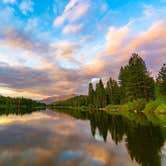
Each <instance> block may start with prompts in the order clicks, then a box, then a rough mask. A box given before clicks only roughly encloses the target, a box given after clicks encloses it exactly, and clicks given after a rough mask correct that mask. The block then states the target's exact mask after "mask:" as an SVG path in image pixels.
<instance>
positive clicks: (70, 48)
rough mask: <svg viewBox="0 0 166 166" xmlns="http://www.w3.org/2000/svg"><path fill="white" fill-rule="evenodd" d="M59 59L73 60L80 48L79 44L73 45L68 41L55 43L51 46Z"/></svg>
mask: <svg viewBox="0 0 166 166" xmlns="http://www.w3.org/2000/svg"><path fill="white" fill-rule="evenodd" d="M51 47H52V48H53V50H55V54H56V56H57V57H58V58H65V59H67V60H73V54H74V53H75V52H76V51H77V50H78V49H79V48H80V46H79V44H75V43H72V42H70V41H67V40H61V41H55V42H54V43H52V44H51Z"/></svg>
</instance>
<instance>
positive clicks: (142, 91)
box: [119, 53, 154, 103]
mask: <svg viewBox="0 0 166 166" xmlns="http://www.w3.org/2000/svg"><path fill="white" fill-rule="evenodd" d="M119 80H120V86H121V102H122V103H123V102H127V101H132V100H135V99H138V98H145V99H146V100H149V99H152V98H154V80H153V78H152V77H150V75H149V73H148V71H147V68H146V64H145V62H144V61H143V59H142V58H141V57H140V56H138V54H135V53H134V54H132V57H131V58H130V59H129V63H128V65H126V66H125V67H122V68H121V70H120V73H119Z"/></svg>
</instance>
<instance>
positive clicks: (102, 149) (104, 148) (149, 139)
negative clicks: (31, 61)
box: [0, 109, 166, 166]
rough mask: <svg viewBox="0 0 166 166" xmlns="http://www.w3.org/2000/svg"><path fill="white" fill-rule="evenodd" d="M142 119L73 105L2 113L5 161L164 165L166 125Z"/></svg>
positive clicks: (31, 165) (22, 165) (5, 165)
mask: <svg viewBox="0 0 166 166" xmlns="http://www.w3.org/2000/svg"><path fill="white" fill-rule="evenodd" d="M141 116H142V115H141ZM141 118H143V119H144V120H143V123H142V124H140V123H137V122H136V121H134V120H133V121H132V120H129V119H127V118H125V117H123V116H120V115H108V114H106V113H104V112H102V111H96V112H95V113H94V112H90V111H73V110H68V109H61V110H54V111H51V110H43V111H36V112H29V113H28V114H26V113H25V112H24V114H19V113H16V114H8V113H6V112H4V113H1V115H0V166H1V165H2V166H10V165H11V166H36V165H39V166H52V165H54V166H137V165H142V166H160V165H161V166H165V165H166V144H165V140H166V127H164V126H159V125H154V124H152V123H151V122H149V121H148V120H146V119H145V117H141ZM164 144H165V145H164Z"/></svg>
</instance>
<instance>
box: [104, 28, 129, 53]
mask: <svg viewBox="0 0 166 166" xmlns="http://www.w3.org/2000/svg"><path fill="white" fill-rule="evenodd" d="M129 32H130V30H129V27H128V25H126V26H123V27H120V28H115V27H110V28H109V31H108V33H107V36H106V40H107V46H106V50H107V51H108V52H109V54H110V55H114V54H116V52H117V50H119V49H121V48H120V47H121V46H122V45H123V44H124V42H125V40H126V39H127V38H128V36H129Z"/></svg>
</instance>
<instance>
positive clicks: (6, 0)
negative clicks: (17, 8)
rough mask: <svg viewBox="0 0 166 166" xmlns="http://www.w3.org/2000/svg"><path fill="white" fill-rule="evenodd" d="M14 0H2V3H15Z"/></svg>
mask: <svg viewBox="0 0 166 166" xmlns="http://www.w3.org/2000/svg"><path fill="white" fill-rule="evenodd" d="M15 1H16V0H3V2H4V3H15Z"/></svg>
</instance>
